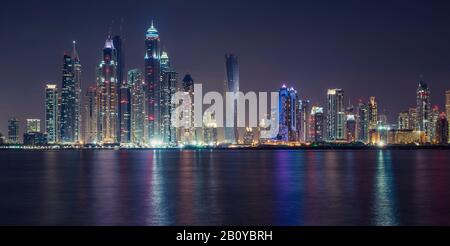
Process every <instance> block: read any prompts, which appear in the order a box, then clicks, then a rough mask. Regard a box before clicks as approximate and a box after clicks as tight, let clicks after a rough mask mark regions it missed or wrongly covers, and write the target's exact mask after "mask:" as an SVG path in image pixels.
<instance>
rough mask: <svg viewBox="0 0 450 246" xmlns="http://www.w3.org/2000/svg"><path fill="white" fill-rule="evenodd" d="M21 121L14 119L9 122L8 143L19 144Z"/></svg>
mask: <svg viewBox="0 0 450 246" xmlns="http://www.w3.org/2000/svg"><path fill="white" fill-rule="evenodd" d="M19 123H20V122H19V120H18V119H17V118H12V119H10V120H9V121H8V143H9V144H18V143H19V141H20V139H19Z"/></svg>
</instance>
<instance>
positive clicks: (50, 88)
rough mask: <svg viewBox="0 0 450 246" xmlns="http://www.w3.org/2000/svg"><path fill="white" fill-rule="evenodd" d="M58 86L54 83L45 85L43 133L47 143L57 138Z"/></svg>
mask: <svg viewBox="0 0 450 246" xmlns="http://www.w3.org/2000/svg"><path fill="white" fill-rule="evenodd" d="M58 112H59V110H58V88H57V87H56V85H54V84H47V85H46V86H45V133H46V134H47V141H48V143H49V144H56V143H57V142H58V141H59V140H58V135H59V134H58Z"/></svg>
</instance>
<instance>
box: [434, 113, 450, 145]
mask: <svg viewBox="0 0 450 246" xmlns="http://www.w3.org/2000/svg"><path fill="white" fill-rule="evenodd" d="M448 129H449V124H448V120H447V117H446V116H445V113H441V114H440V115H439V118H438V120H437V122H436V138H435V142H436V143H437V144H447V143H449V130H448Z"/></svg>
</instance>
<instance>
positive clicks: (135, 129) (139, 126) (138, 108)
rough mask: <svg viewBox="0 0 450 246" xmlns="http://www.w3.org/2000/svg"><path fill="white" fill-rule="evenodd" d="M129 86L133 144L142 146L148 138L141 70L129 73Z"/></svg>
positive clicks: (133, 70)
mask: <svg viewBox="0 0 450 246" xmlns="http://www.w3.org/2000/svg"><path fill="white" fill-rule="evenodd" d="M128 84H129V86H130V92H131V143H133V144H134V145H137V146H142V145H143V144H144V143H145V142H146V139H147V137H146V136H145V132H146V130H145V125H146V118H147V117H146V112H145V108H146V105H147V104H146V101H145V91H144V78H143V76H142V72H141V71H140V70H139V69H132V70H130V71H128Z"/></svg>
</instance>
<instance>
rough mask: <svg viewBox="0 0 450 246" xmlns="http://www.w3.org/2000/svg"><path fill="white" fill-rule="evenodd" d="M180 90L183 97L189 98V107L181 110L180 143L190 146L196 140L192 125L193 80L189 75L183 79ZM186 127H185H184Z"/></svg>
mask: <svg viewBox="0 0 450 246" xmlns="http://www.w3.org/2000/svg"><path fill="white" fill-rule="evenodd" d="M182 90H183V93H184V94H185V95H188V96H189V97H190V98H191V105H185V106H186V107H185V108H184V109H183V119H184V120H186V121H185V122H183V128H182V129H181V132H180V142H181V143H182V144H192V143H193V142H194V141H195V140H196V139H197V138H196V134H195V127H194V126H195V125H194V80H193V79H192V77H191V75H190V74H186V75H185V76H184V78H183V85H182ZM186 126H187V127H186Z"/></svg>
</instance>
